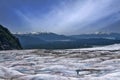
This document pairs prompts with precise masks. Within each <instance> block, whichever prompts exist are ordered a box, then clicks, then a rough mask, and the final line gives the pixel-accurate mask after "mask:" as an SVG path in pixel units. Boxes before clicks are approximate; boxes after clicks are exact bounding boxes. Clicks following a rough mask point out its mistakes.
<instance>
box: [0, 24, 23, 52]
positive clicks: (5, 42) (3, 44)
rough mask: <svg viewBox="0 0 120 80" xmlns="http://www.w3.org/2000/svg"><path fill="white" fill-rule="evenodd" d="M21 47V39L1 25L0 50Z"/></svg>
mask: <svg viewBox="0 0 120 80" xmlns="http://www.w3.org/2000/svg"><path fill="white" fill-rule="evenodd" d="M11 49H21V45H20V43H19V40H18V39H17V38H16V37H15V36H13V35H12V34H11V33H10V31H9V30H8V29H7V28H5V27H3V26H2V25H0V50H11Z"/></svg>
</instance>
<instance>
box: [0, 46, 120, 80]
mask: <svg viewBox="0 0 120 80" xmlns="http://www.w3.org/2000/svg"><path fill="white" fill-rule="evenodd" d="M0 80H120V45H119V44H115V45H111V46H105V47H97V48H86V49H71V50H37V49H36V50H12V51H0Z"/></svg>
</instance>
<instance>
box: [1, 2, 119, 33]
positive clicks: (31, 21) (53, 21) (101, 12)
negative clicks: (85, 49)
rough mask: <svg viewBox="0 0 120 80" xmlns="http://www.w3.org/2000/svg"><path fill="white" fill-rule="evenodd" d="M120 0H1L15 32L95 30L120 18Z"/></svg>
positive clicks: (5, 17) (5, 21)
mask: <svg viewBox="0 0 120 80" xmlns="http://www.w3.org/2000/svg"><path fill="white" fill-rule="evenodd" d="M119 4H120V0H0V24H1V25H3V26H5V27H7V28H8V29H9V30H10V31H12V32H41V31H42V32H44V31H45V32H46V31H47V32H54V33H58V34H67V35H69V34H70V35H71V34H81V33H91V32H95V31H99V30H102V29H104V28H106V27H109V26H110V25H112V24H115V23H116V22H118V21H120V5H119Z"/></svg>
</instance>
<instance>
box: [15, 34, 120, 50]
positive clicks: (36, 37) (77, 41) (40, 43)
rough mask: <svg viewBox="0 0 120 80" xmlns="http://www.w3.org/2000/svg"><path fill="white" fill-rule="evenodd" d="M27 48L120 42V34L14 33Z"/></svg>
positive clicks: (86, 45)
mask: <svg viewBox="0 0 120 80" xmlns="http://www.w3.org/2000/svg"><path fill="white" fill-rule="evenodd" d="M14 35H15V36H16V37H17V38H19V40H20V43H21V45H22V46H23V48H25V49H71V48H85V47H93V46H101V45H110V44H115V43H120V37H119V36H120V34H116V33H112V34H108V33H105V34H103V33H102V34H101V33H99V34H83V35H72V36H65V35H58V34H55V33H45V32H43V33H35V32H34V33H24V34H21V33H20V34H14Z"/></svg>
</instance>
